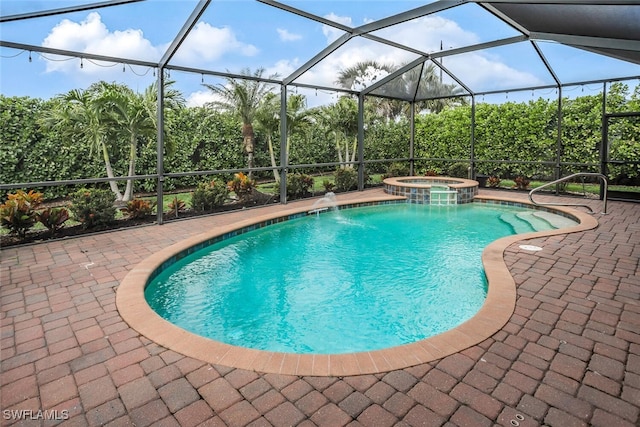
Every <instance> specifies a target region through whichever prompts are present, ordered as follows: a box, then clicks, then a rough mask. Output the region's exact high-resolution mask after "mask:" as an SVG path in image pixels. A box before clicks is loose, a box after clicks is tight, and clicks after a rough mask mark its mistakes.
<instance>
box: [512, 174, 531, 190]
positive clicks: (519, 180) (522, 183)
mask: <svg viewBox="0 0 640 427" xmlns="http://www.w3.org/2000/svg"><path fill="white" fill-rule="evenodd" d="M513 182H514V183H515V185H516V188H517V189H518V190H526V189H527V188H529V184H530V183H531V181H530V180H528V179H527V178H525V177H524V176H522V175H518V176H516V177H515V178H514V179H513Z"/></svg>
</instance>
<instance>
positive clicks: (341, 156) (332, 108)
mask: <svg viewBox="0 0 640 427" xmlns="http://www.w3.org/2000/svg"><path fill="white" fill-rule="evenodd" d="M314 116H315V117H316V118H317V120H318V122H319V123H320V125H321V126H322V127H323V129H324V130H325V135H326V136H327V137H328V138H330V139H332V140H333V142H334V144H335V147H336V152H337V154H338V161H339V162H340V163H343V164H342V165H341V166H340V168H341V169H345V168H348V169H350V168H353V162H354V161H355V158H356V147H357V144H358V105H357V103H356V102H355V101H354V100H353V99H351V98H349V97H348V96H343V97H340V99H338V102H336V103H335V104H332V105H328V106H324V107H320V108H318V109H316V110H315V111H314Z"/></svg>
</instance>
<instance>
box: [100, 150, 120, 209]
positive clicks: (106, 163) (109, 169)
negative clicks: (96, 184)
mask: <svg viewBox="0 0 640 427" xmlns="http://www.w3.org/2000/svg"><path fill="white" fill-rule="evenodd" d="M100 145H101V146H102V157H103V159H104V166H105V168H106V169H107V177H108V178H114V177H115V175H114V174H113V168H112V167H111V160H110V159H109V151H107V146H106V145H104V144H100ZM109 188H111V191H113V193H114V194H115V195H116V200H117V201H121V200H122V193H121V192H120V188H118V182H117V181H109Z"/></svg>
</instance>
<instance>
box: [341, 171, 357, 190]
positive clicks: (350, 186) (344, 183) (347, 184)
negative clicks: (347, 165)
mask: <svg viewBox="0 0 640 427" xmlns="http://www.w3.org/2000/svg"><path fill="white" fill-rule="evenodd" d="M335 181H336V190H338V191H349V190H355V189H356V188H358V172H357V171H356V170H354V169H337V170H336V172H335Z"/></svg>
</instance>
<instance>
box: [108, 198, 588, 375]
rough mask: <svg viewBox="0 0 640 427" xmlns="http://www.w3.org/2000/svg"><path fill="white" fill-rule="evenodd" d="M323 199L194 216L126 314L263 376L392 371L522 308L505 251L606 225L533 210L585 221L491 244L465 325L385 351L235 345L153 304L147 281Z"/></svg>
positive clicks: (447, 350) (207, 358)
mask: <svg viewBox="0 0 640 427" xmlns="http://www.w3.org/2000/svg"><path fill="white" fill-rule="evenodd" d="M404 202H406V199H405V198H404V197H399V196H393V195H389V194H384V193H383V192H381V191H379V190H369V191H365V192H357V193H347V194H344V195H339V196H338V204H339V205H340V206H341V207H345V208H346V207H362V206H378V205H384V204H389V203H404ZM316 203H317V200H315V199H311V200H307V201H301V202H294V203H290V204H288V205H271V206H265V207H263V208H258V209H251V210H246V211H236V212H232V213H225V214H223V215H221V216H213V217H209V218H201V219H197V220H191V219H190V220H188V221H193V223H194V227H195V228H194V231H195V230H196V229H197V230H200V231H197V232H195V233H193V234H192V235H189V236H184V237H183V238H182V239H181V240H177V241H176V243H173V244H171V245H168V246H163V245H159V246H158V248H157V250H156V251H155V253H154V254H153V255H150V256H148V257H146V258H145V259H144V260H142V261H140V262H139V263H138V264H137V265H136V266H135V267H134V268H133V269H132V270H130V271H129V272H128V273H127V274H126V275H125V276H124V277H123V279H122V280H121V282H120V285H119V286H118V289H117V292H116V305H117V308H118V312H119V314H120V316H121V318H122V319H123V320H124V321H125V322H126V323H127V324H128V325H129V326H130V327H131V328H133V329H134V330H135V331H137V332H138V333H139V334H140V335H141V336H144V337H145V338H147V339H149V340H150V341H151V342H153V343H154V344H156V345H158V346H161V347H162V348H165V349H170V350H172V351H175V352H177V353H180V354H182V355H185V356H189V357H192V358H195V359H198V360H202V361H204V362H206V363H211V364H216V365H222V366H227V367H232V368H240V369H248V370H253V371H258V372H263V373H276V374H287V375H300V376H305V375H312V376H345V375H363V374H375V373H381V372H388V371H391V370H396V369H403V368H407V367H409V366H414V365H418V364H422V363H427V362H432V361H435V360H439V359H441V358H443V357H446V356H448V355H451V354H453V353H456V352H460V351H462V350H464V349H466V348H469V347H471V346H474V345H477V344H479V343H481V342H483V341H485V340H487V339H488V338H490V337H491V336H492V335H493V334H495V333H496V332H498V331H499V330H500V329H501V328H502V327H503V326H504V325H505V324H506V323H507V322H508V321H509V319H510V318H511V316H512V314H513V311H514V309H515V302H516V283H515V281H514V279H513V277H512V276H511V274H510V272H509V269H508V268H507V266H506V264H505V261H504V254H505V251H507V250H508V251H509V253H510V256H513V255H514V254H515V255H517V256H522V257H525V258H526V257H529V256H540V255H539V254H541V256H547V255H545V254H546V253H547V252H546V249H544V250H543V251H542V252H528V251H526V250H525V249H523V248H521V249H519V248H518V245H517V244H518V243H522V242H526V241H531V239H540V238H542V239H543V240H542V242H544V241H546V238H548V237H550V236H554V235H562V234H567V233H575V232H581V231H585V230H590V229H592V228H595V227H597V226H598V221H597V220H596V219H595V218H594V217H593V216H591V215H588V214H586V213H584V212H581V211H578V210H575V209H570V208H563V207H558V208H553V209H547V208H543V209H530V211H531V212H534V211H535V212H546V211H551V212H557V213H560V214H561V215H564V216H567V217H569V218H573V219H575V220H577V221H578V222H579V224H578V225H577V226H573V227H569V228H563V229H556V230H548V231H541V232H534V233H525V234H516V235H510V236H506V237H503V238H501V239H498V240H496V241H494V242H491V243H489V244H488V245H487V247H486V248H485V249H484V251H483V252H482V263H483V266H484V270H485V275H486V279H487V282H488V289H487V296H486V299H485V302H484V305H483V306H482V308H480V310H479V311H478V312H477V313H476V315H474V316H473V317H472V318H471V319H469V320H468V321H466V322H464V323H462V324H461V325H459V326H457V327H455V328H453V329H450V330H448V331H446V332H443V333H440V334H438V335H435V336H433V337H430V338H427V339H424V340H420V341H417V342H414V343H410V344H405V345H401V346H396V347H389V348H385V349H382V350H375V351H364V352H357V353H341V354H301V353H284V352H273V351H264V350H256V349H252V348H247V347H240V346H234V345H230V344H226V343H223V342H221V341H217V340H213V339H209V338H205V337H202V336H199V335H197V334H194V333H191V332H188V331H186V330H185V329H183V328H180V327H178V326H176V325H174V324H173V323H171V322H168V321H167V320H165V319H163V318H162V317H161V316H159V315H158V314H157V313H156V312H155V311H153V310H152V309H151V307H150V306H149V304H148V303H147V301H146V299H145V289H146V287H147V285H148V284H149V283H150V282H151V281H152V280H153V279H154V278H155V277H156V276H157V275H158V274H160V273H161V272H162V271H164V270H165V269H166V268H168V267H169V266H170V265H172V264H173V263H175V262H176V261H178V260H180V259H182V258H184V257H186V256H188V255H189V254H192V253H194V252H196V251H198V250H200V249H203V248H204V247H207V246H209V245H211V244H214V243H217V242H220V241H222V240H225V239H227V238H230V237H233V236H236V235H239V234H243V233H246V232H249V231H251V230H255V229H257V228H261V227H264V226H269V225H273V224H277V223H280V222H286V221H289V220H292V219H296V218H300V217H304V216H307V215H308V212H309V211H310V209H313V208H314V205H315V204H316ZM473 203H474V204H475V203H479V204H489V205H514V206H519V207H529V208H531V205H530V204H529V203H527V202H526V201H523V198H506V197H504V196H503V195H501V196H500V197H495V196H493V195H480V196H476V197H475V198H474V202H473ZM321 215H322V214H321ZM531 242H536V240H533V241H531ZM538 242H540V241H538ZM159 243H160V242H159ZM536 243H537V242H536ZM538 244H539V243H538ZM514 252H515V253H514ZM518 252H522V253H520V254H518Z"/></svg>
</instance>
